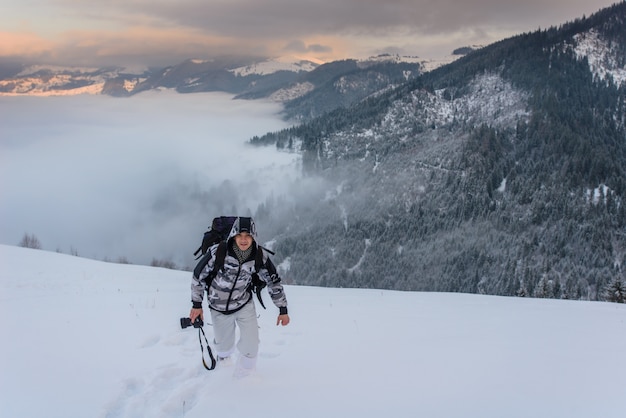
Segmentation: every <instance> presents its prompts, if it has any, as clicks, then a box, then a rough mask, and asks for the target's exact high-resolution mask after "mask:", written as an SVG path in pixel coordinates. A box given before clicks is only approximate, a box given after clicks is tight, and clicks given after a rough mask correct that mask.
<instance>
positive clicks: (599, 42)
mask: <svg viewBox="0 0 626 418" xmlns="http://www.w3.org/2000/svg"><path fill="white" fill-rule="evenodd" d="M574 41H575V42H576V46H575V47H574V51H575V52H576V55H577V56H578V58H579V59H582V58H583V57H586V58H587V62H588V63H589V70H590V71H591V72H592V73H593V74H594V75H595V76H596V77H598V78H600V79H601V80H606V79H607V78H608V77H611V78H612V79H613V82H614V83H615V84H616V85H617V86H618V87H619V86H622V85H623V84H624V83H626V68H623V67H620V65H619V62H620V60H619V58H618V57H617V56H616V51H615V48H612V47H611V45H610V44H609V43H608V42H607V41H606V40H604V39H602V38H601V36H600V35H599V33H598V31H597V30H595V29H592V30H590V31H588V32H584V33H581V34H578V35H575V36H574Z"/></svg>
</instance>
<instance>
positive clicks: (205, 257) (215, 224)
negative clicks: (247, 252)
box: [193, 216, 280, 309]
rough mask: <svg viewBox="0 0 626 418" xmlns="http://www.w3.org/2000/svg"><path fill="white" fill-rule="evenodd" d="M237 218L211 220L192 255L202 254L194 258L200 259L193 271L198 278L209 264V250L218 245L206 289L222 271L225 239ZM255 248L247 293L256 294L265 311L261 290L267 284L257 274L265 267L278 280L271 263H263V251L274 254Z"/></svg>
mask: <svg viewBox="0 0 626 418" xmlns="http://www.w3.org/2000/svg"><path fill="white" fill-rule="evenodd" d="M237 218H240V217H239V216H218V217H216V218H213V221H212V222H211V229H209V230H208V231H207V232H205V233H204V236H203V237H202V244H201V245H200V247H199V248H198V249H197V250H196V252H195V253H194V255H197V254H198V253H199V252H202V254H200V255H199V256H198V257H196V260H197V259H198V258H200V257H201V258H200V261H199V262H198V264H197V265H196V267H195V268H194V270H193V274H194V276H195V277H200V273H202V270H204V268H205V267H206V265H207V264H208V263H209V260H210V259H211V253H210V252H209V251H208V250H209V248H211V247H212V246H213V245H215V244H218V243H219V246H218V247H217V251H216V252H215V262H214V264H213V269H212V270H211V272H210V273H209V275H208V277H207V278H206V280H205V282H206V284H205V286H206V288H207V289H208V288H209V286H210V285H211V282H212V281H213V279H214V278H215V276H216V275H217V272H218V271H220V270H223V268H224V259H225V258H226V253H227V252H228V243H227V239H228V236H229V235H230V231H231V230H232V227H233V224H234V223H235V220H236V219H237ZM256 247H257V248H256V257H255V259H254V273H253V274H252V282H251V283H250V288H249V291H250V292H252V293H254V294H256V297H257V299H258V300H259V303H261V306H262V307H263V309H266V308H265V304H264V303H263V299H262V298H261V290H263V288H264V287H265V286H267V283H265V282H264V281H263V280H261V279H260V278H259V275H258V272H259V271H260V270H261V269H262V268H263V267H266V268H267V269H268V271H269V272H270V275H272V276H275V277H276V278H278V275H277V274H276V268H275V267H274V265H273V264H272V263H271V262H269V263H264V262H263V250H265V251H267V252H268V253H270V254H272V255H273V254H274V252H273V251H270V250H268V249H267V248H264V247H261V246H260V245H258V244H256ZM279 280H280V279H279Z"/></svg>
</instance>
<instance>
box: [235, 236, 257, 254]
mask: <svg viewBox="0 0 626 418" xmlns="http://www.w3.org/2000/svg"><path fill="white" fill-rule="evenodd" d="M252 241H253V240H252V235H250V234H248V233H247V232H240V233H239V234H237V235H235V243H236V244H237V247H239V249H240V250H242V251H246V250H247V249H248V248H250V246H251V245H252Z"/></svg>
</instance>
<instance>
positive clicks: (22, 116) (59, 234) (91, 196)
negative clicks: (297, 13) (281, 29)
mask: <svg viewBox="0 0 626 418" xmlns="http://www.w3.org/2000/svg"><path fill="white" fill-rule="evenodd" d="M280 110H281V107H280V105H278V104H275V103H271V102H264V101H243V100H233V99H232V97H231V96H230V95H227V94H223V93H198V94H192V95H184V94H178V93H175V92H172V91H153V92H148V93H142V94H140V95H137V96H133V97H132V98H126V99H121V98H112V97H108V96H91V95H84V96H72V97H0V243H2V244H8V245H17V244H18V243H19V242H20V240H21V239H22V238H23V237H24V235H25V234H32V235H34V236H35V237H37V239H38V240H39V241H40V243H41V247H42V248H43V249H46V250H51V251H59V252H63V253H72V254H77V255H80V256H84V257H89V258H96V259H105V260H110V261H119V260H125V261H128V262H131V263H134V264H150V263H151V261H152V260H153V259H159V260H168V261H171V262H173V263H174V264H176V266H177V267H179V268H187V267H190V266H192V265H193V256H192V253H193V251H194V250H195V249H196V248H197V246H198V245H199V243H200V240H201V237H202V232H203V231H204V230H206V228H207V226H208V225H209V224H210V220H211V217H213V216H217V215H221V214H240V215H246V214H254V213H255V212H256V210H257V209H258V206H259V204H263V203H264V202H266V201H267V200H268V199H277V198H281V197H282V196H287V195H289V194H290V193H288V192H287V190H288V189H289V188H290V186H292V185H294V184H295V182H297V181H298V180H299V176H300V158H299V156H298V155H297V154H293V153H287V152H279V151H277V150H276V149H275V148H274V147H264V148H263V147H262V148H259V147H252V146H249V145H248V144H247V141H248V140H249V139H250V138H251V137H252V136H254V135H261V134H264V133H266V132H268V131H276V130H279V129H283V128H286V127H288V124H287V123H286V122H284V121H282V120H281V119H280V117H279V115H278V112H280ZM259 229H260V232H261V238H264V237H263V235H262V232H263V228H262V225H259ZM265 238H266V237H265Z"/></svg>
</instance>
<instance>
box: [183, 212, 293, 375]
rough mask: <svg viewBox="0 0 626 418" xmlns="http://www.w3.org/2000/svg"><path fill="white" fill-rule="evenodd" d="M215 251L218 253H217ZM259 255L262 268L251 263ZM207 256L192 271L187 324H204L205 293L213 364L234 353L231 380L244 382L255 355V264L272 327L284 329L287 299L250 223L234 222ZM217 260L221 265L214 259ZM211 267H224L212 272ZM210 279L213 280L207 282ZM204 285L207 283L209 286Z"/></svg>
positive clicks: (257, 342)
mask: <svg viewBox="0 0 626 418" xmlns="http://www.w3.org/2000/svg"><path fill="white" fill-rule="evenodd" d="M220 246H221V248H222V250H220V251H218V249H219V248H220ZM259 251H261V252H262V254H260V255H262V260H261V261H262V263H259V262H258V261H256V260H257V255H258V252H259ZM209 252H210V254H211V255H210V259H209V260H208V262H207V263H206V266H204V267H203V268H202V269H201V270H200V271H198V270H199V269H196V271H195V272H194V275H193V277H192V280H191V302H192V308H191V312H190V313H189V318H190V319H191V322H192V323H193V322H194V321H195V320H196V318H198V317H199V318H200V319H202V320H203V321H204V313H203V310H202V300H203V297H204V291H205V288H206V291H207V300H208V305H209V308H210V312H211V320H212V323H213V333H214V336H215V338H214V342H215V345H216V354H217V358H218V360H217V361H218V364H219V362H220V361H222V362H224V361H227V362H229V361H231V360H230V359H231V357H232V356H233V355H234V353H235V348H237V351H238V352H239V356H238V359H237V364H236V368H235V377H244V376H247V375H249V374H250V373H252V372H253V371H254V370H255V369H256V361H257V354H258V351H259V326H258V322H257V314H256V308H255V304H254V301H253V298H252V294H253V291H252V290H251V288H252V286H253V278H254V277H253V276H256V275H255V274H254V273H255V269H256V266H255V264H261V267H260V268H259V269H258V272H257V274H258V279H260V280H261V281H262V282H263V283H262V284H263V285H265V284H267V288H268V293H269V294H270V297H271V299H272V302H274V305H276V307H277V308H278V309H279V315H278V319H277V321H276V325H282V326H285V325H287V324H289V315H288V314H287V299H286V297H285V292H284V290H283V286H282V285H281V283H280V277H279V276H278V274H277V272H276V268H275V267H274V264H273V263H272V261H271V260H270V259H269V257H268V256H267V255H266V251H262V249H261V248H259V247H258V246H257V243H256V228H255V225H254V221H253V220H252V218H246V217H238V218H236V219H235V221H234V223H233V226H232V229H231V231H230V234H229V236H228V239H227V240H226V243H225V244H224V243H222V244H215V245H213V246H211V247H210V248H209ZM222 252H225V254H223V253H222ZM218 253H219V254H218ZM220 256H221V257H222V258H223V260H219V259H220ZM216 262H217V264H218V265H220V266H223V267H222V268H219V269H218V270H217V271H214V267H215V266H216ZM212 276H214V278H213V279H212V280H210V278H211V277H212ZM254 279H255V278H254ZM207 282H210V285H209V286H208V287H207V286H206V283H207ZM236 326H239V334H240V335H239V341H237V345H236V347H235V328H236Z"/></svg>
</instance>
